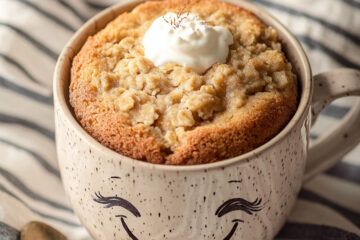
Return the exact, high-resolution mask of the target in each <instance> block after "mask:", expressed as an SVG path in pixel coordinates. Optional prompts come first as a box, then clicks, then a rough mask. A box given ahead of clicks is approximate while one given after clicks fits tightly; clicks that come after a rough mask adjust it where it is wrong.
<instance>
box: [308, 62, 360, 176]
mask: <svg viewBox="0 0 360 240" xmlns="http://www.w3.org/2000/svg"><path fill="white" fill-rule="evenodd" d="M313 79H314V92H313V98H312V103H311V116H312V124H313V123H314V122H315V120H316V118H317V117H318V115H319V113H320V112H321V110H323V109H324V108H325V107H326V106H327V105H328V104H330V103H331V102H332V101H333V100H335V99H337V98H341V97H345V96H355V95H356V96H360V71H358V70H355V69H348V68H340V69H336V70H332V71H329V72H325V73H320V74H318V75H315V76H314V78H313ZM359 141H360V99H356V103H355V105H354V106H353V107H352V108H351V109H350V111H349V112H348V113H347V114H346V115H345V117H344V118H343V119H342V120H341V121H340V122H339V124H338V125H337V127H336V128H335V129H333V130H331V131H330V132H328V133H326V134H324V135H323V136H321V137H320V138H318V139H316V140H315V141H314V142H313V143H312V144H310V148H309V152H308V159H307V165H306V170H305V175H304V182H306V181H308V180H310V179H311V178H312V177H314V176H315V175H316V174H318V173H320V172H323V171H325V170H327V169H329V168H330V167H332V166H333V165H335V164H336V163H337V162H339V161H340V160H341V159H342V157H343V156H344V155H345V154H346V153H348V152H349V151H350V150H351V149H353V148H354V147H355V146H356V145H357V144H358V143H359Z"/></svg>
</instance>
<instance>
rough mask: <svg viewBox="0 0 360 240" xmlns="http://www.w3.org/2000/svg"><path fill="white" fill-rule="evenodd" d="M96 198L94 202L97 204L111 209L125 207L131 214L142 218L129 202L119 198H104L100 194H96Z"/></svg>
mask: <svg viewBox="0 0 360 240" xmlns="http://www.w3.org/2000/svg"><path fill="white" fill-rule="evenodd" d="M95 196H96V198H94V201H95V202H97V203H101V204H104V205H105V208H111V207H123V208H125V209H126V210H128V211H129V212H131V213H132V214H133V215H134V216H135V217H141V215H140V212H139V210H137V209H136V207H134V205H132V204H131V203H130V202H129V201H127V200H125V199H123V198H121V197H118V196H113V197H104V196H103V195H101V193H100V192H97V193H95Z"/></svg>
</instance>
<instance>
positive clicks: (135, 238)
mask: <svg viewBox="0 0 360 240" xmlns="http://www.w3.org/2000/svg"><path fill="white" fill-rule="evenodd" d="M115 217H119V218H121V224H122V226H123V228H124V229H125V231H126V233H127V234H128V235H129V237H130V238H131V239H132V240H138V238H137V237H135V235H134V234H133V233H132V232H131V231H130V229H129V227H128V225H127V224H126V222H125V220H124V218H126V216H125V215H116V216H115Z"/></svg>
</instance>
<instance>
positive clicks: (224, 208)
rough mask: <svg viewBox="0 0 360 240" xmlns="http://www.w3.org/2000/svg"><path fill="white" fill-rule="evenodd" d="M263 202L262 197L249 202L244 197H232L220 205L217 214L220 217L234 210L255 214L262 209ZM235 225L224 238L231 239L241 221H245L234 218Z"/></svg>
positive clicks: (225, 239)
mask: <svg viewBox="0 0 360 240" xmlns="http://www.w3.org/2000/svg"><path fill="white" fill-rule="evenodd" d="M260 204H261V198H256V199H255V200H254V201H253V202H249V201H247V200H245V199H243V198H232V199H229V200H227V201H226V202H224V203H223V204H221V205H220V207H219V208H218V209H217V210H216V212H215V215H216V216H218V217H222V216H224V215H225V214H227V213H229V212H233V211H244V212H246V213H247V214H249V215H253V213H254V212H258V211H260V210H261V209H262V208H263V206H261V205H260ZM232 222H233V223H234V226H233V227H232V229H231V230H230V232H229V233H228V234H227V235H226V237H225V238H224V240H230V239H231V237H232V236H233V235H234V233H235V231H236V229H237V227H238V225H239V222H241V223H243V222H244V220H242V219H234V220H232Z"/></svg>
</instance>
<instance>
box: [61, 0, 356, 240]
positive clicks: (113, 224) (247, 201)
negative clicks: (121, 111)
mask: <svg viewBox="0 0 360 240" xmlns="http://www.w3.org/2000/svg"><path fill="white" fill-rule="evenodd" d="M226 2H229V3H232V4H236V5H239V6H241V7H243V8H245V9H248V10H250V11H252V12H253V13H254V14H255V15H257V16H258V17H259V18H260V19H262V21H264V22H265V23H266V24H267V25H271V26H273V27H274V28H276V29H277V30H278V32H279V37H280V39H281V41H282V43H283V48H284V51H285V52H286V55H287V57H288V59H289V60H290V62H291V63H292V64H293V67H294V71H295V72H296V74H297V76H298V80H299V84H300V88H301V89H300V93H301V96H300V102H299V106H298V109H297V111H296V113H295V115H294V116H293V118H292V119H291V120H290V122H289V123H288V124H287V126H286V127H285V128H284V129H283V130H282V131H281V132H280V133H278V134H277V135H276V136H275V137H274V138H272V139H271V140H270V141H268V142H267V143H265V144H264V145H262V146H260V147H258V148H256V149H255V150H253V151H251V152H248V153H246V154H243V155H241V156H238V157H235V158H231V159H227V160H223V161H219V162H215V163H209V164H202V165H195V166H167V165H155V164H151V163H147V162H142V161H138V160H133V159H130V158H128V157H125V156H122V155H121V154H118V153H116V152H114V151H112V150H110V149H108V148H106V147H104V146H102V145H101V144H100V143H98V142H97V141H96V140H95V139H93V138H92V137H91V136H90V135H89V134H88V133H87V132H86V131H85V130H84V129H83V128H82V127H81V126H80V124H79V123H78V122H77V121H76V119H75V117H74V114H73V111H72V109H71V107H70V105H69V102H68V89H69V81H70V67H71V61H72V58H73V57H74V56H75V55H76V54H77V52H78V51H79V50H80V48H81V47H82V45H83V44H84V42H85V41H86V39H87V37H88V36H90V35H93V34H95V33H96V32H97V31H99V30H100V29H102V28H103V27H104V26H105V25H106V24H107V23H108V22H109V21H111V20H112V19H114V18H115V17H116V16H118V14H120V13H122V12H124V11H129V10H131V9H132V8H133V7H134V6H136V5H137V4H139V3H141V1H126V0H125V1H124V0H123V1H122V2H121V3H120V4H118V5H116V6H113V7H110V8H108V9H107V10H105V11H103V12H101V13H100V14H98V15H97V16H95V17H94V18H92V19H91V20H89V21H88V22H87V23H86V24H85V25H84V26H83V27H82V28H81V29H80V30H79V31H78V32H77V33H76V34H75V36H74V37H73V38H72V39H71V40H70V42H69V43H68V44H67V46H66V47H65V48H64V50H63V51H62V53H61V55H60V58H59V60H58V63H57V65H56V70H55V75H54V104H55V120H56V143H57V154H58V162H59V166H60V171H61V176H62V180H63V183H64V187H65V190H66V193H67V195H68V197H69V198H70V201H71V204H72V207H73V208H74V211H75V213H76V214H77V216H78V217H79V218H80V220H81V222H82V223H83V224H84V226H85V227H86V228H87V230H88V231H89V232H90V234H91V235H92V237H93V238H94V239H97V240H109V239H132V240H134V239H176V240H190V239H194V240H195V239H196V240H199V239H217V240H218V239H225V240H228V239H246V240H251V239H272V238H273V237H274V236H275V235H276V234H277V232H278V231H279V230H280V228H281V227H282V225H283V224H284V222H285V220H286V218H287V217H288V215H289V214H290V211H291V209H292V207H293V206H294V203H295V200H296V197H297V194H298V192H299V190H300V187H301V185H302V183H303V181H304V180H307V179H309V178H311V177H312V176H313V175H315V174H316V173H318V172H320V171H323V170H325V169H327V168H328V167H330V166H331V165H333V164H334V163H335V162H336V161H338V160H339V159H341V157H342V156H343V155H344V154H345V153H346V152H348V151H349V150H350V149H351V148H352V147H354V146H355V145H356V144H357V143H358V141H359V139H360V129H359V122H360V105H359V102H357V104H356V105H355V106H354V108H352V110H351V111H350V113H349V114H347V115H346V116H345V118H344V119H343V121H342V122H341V124H340V125H339V126H338V127H337V128H336V129H335V130H334V131H332V132H330V133H329V134H327V135H326V137H324V138H321V139H319V140H317V141H315V143H314V144H313V145H311V146H310V148H309V129H310V126H311V122H312V119H315V118H316V116H317V115H318V114H319V112H320V111H321V110H322V109H323V108H324V107H325V106H326V105H327V104H329V103H330V102H331V101H332V100H334V99H335V98H339V97H342V96H348V95H360V72H359V71H356V70H351V69H338V70H334V71H330V72H328V73H324V74H320V75H317V76H315V77H312V75H311V69H310V66H309V61H308V59H307V57H306V55H305V53H304V50H303V49H302V47H301V45H300V44H299V42H298V41H297V40H296V38H295V37H294V36H293V35H292V34H291V33H290V32H289V31H288V30H287V29H286V28H285V27H284V26H283V25H282V24H281V23H279V22H278V21H277V20H276V19H275V18H273V17H272V16H270V15H269V14H268V13H266V12H265V11H264V10H261V9H260V8H258V7H256V6H254V5H252V4H250V3H248V2H243V1H239V0H227V1H226Z"/></svg>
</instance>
